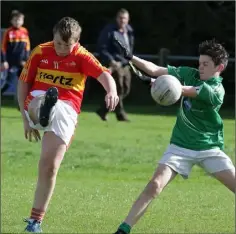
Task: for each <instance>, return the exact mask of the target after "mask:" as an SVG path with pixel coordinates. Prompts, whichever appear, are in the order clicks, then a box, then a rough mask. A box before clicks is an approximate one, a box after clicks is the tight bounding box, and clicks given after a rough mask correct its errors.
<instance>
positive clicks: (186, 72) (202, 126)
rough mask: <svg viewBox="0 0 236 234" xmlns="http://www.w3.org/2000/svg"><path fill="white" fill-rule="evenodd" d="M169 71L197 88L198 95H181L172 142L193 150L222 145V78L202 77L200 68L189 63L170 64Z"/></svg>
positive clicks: (220, 146)
mask: <svg viewBox="0 0 236 234" xmlns="http://www.w3.org/2000/svg"><path fill="white" fill-rule="evenodd" d="M168 74H169V75H172V76H175V77H176V78H177V79H179V81H180V82H181V83H182V85H185V86H195V87H196V89H197V96H196V97H195V98H190V97H182V99H181V104H180V109H179V111H178V115H177V120H176V123H175V126H174V129H173V132H172V137H171V140H170V142H171V143H172V144H175V145H178V146H180V147H183V148H186V149H191V150H207V149H213V148H220V149H223V148H224V135H223V121H222V119H221V117H220V115H219V113H218V111H219V109H220V107H221V105H222V103H223V99H224V94H225V91H224V87H223V85H222V84H221V82H222V78H221V77H212V78H210V79H209V80H206V81H203V80H200V75H199V71H198V70H197V69H194V68H190V67H173V66H168Z"/></svg>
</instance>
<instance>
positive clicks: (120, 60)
mask: <svg viewBox="0 0 236 234" xmlns="http://www.w3.org/2000/svg"><path fill="white" fill-rule="evenodd" d="M114 37H117V38H119V40H121V41H122V42H124V43H125V44H126V45H127V47H128V48H129V49H130V51H131V52H133V47H134V34H133V29H132V27H131V26H130V25H129V12H128V11H127V10H126V9H120V10H119V11H118V12H117V15H116V22H115V23H111V24H108V25H106V26H105V27H104V29H103V30H102V31H101V33H100V35H99V38H98V43H97V47H98V48H97V50H98V54H99V60H100V61H101V63H102V64H103V65H105V66H107V67H109V69H110V71H111V73H112V76H113V77H114V79H115V81H116V85H117V91H118V95H119V98H120V101H119V104H118V105H117V107H116V110H115V113H116V117H117V120H119V121H129V120H128V118H127V114H126V112H125V110H124V104H123V100H124V98H125V97H127V95H128V94H129V92H130V87H131V73H130V67H129V65H128V61H127V60H126V59H125V58H124V57H123V56H122V53H121V51H120V49H119V47H118V46H117V44H116V43H115V40H114ZM97 114H98V115H99V116H100V117H101V119H102V120H104V121H106V120H107V114H108V110H107V108H106V105H105V102H103V103H102V104H101V106H100V108H99V109H98V110H97Z"/></svg>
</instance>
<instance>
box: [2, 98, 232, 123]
mask: <svg viewBox="0 0 236 234" xmlns="http://www.w3.org/2000/svg"><path fill="white" fill-rule="evenodd" d="M99 105H100V103H96V102H95V101H93V102H84V103H83V105H82V112H95V111H96V110H97V109H98V107H99ZM1 107H8V108H12V109H17V106H16V103H15V102H14V100H13V99H12V98H11V97H4V99H2V100H1ZM178 107H179V105H178V104H176V105H173V106H171V107H163V106H159V105H155V103H154V104H153V105H151V104H148V105H144V104H142V105H137V104H136V105H135V104H126V105H125V109H126V111H127V113H128V114H136V115H164V116H175V115H176V114H177V111H178ZM220 115H221V116H222V118H223V119H235V108H234V107H231V108H230V107H222V108H221V110H220ZM2 118H4V116H2ZM7 118H11V117H9V116H8V117H7ZM12 118H16V119H17V118H18V117H16V116H15V117H12ZM19 118H20V116H19Z"/></svg>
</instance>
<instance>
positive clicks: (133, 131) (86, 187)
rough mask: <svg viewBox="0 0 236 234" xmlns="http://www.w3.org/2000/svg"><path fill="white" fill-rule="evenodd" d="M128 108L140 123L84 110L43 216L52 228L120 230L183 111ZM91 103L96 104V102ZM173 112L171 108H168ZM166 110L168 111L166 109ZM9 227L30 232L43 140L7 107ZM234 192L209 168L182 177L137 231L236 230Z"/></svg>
mask: <svg viewBox="0 0 236 234" xmlns="http://www.w3.org/2000/svg"><path fill="white" fill-rule="evenodd" d="M154 108H155V107H150V108H149V107H145V108H143V107H140V108H139V113H138V114H136V113H135V112H137V110H138V109H137V108H131V107H130V108H127V110H128V112H133V114H130V115H129V117H130V118H131V120H132V122H130V123H120V122H117V121H116V119H115V116H114V115H113V114H110V116H109V117H110V118H109V122H108V123H104V122H101V121H100V119H99V118H98V117H97V116H96V115H95V114H94V113H93V112H90V111H89V108H84V109H85V111H83V112H82V114H81V115H80V117H79V126H78V128H77V130H76V136H75V139H74V141H73V143H72V145H71V148H70V149H69V151H68V153H67V154H66V156H65V158H64V161H63V163H62V166H61V169H60V171H59V175H58V179H57V185H56V189H55V193H54V195H53V199H52V201H51V203H50V206H49V209H48V212H47V215H46V217H45V219H44V222H43V226H42V227H43V230H44V232H45V233H113V232H114V231H115V230H116V229H117V227H118V225H119V224H120V223H121V222H122V221H123V219H124V218H125V216H126V215H127V213H128V211H129V209H130V207H131V205H132V203H133V201H134V200H135V199H136V198H137V196H138V195H139V193H140V192H141V191H142V189H143V188H144V186H145V185H146V183H147V182H148V180H149V179H150V178H151V176H152V174H153V171H154V169H155V168H156V165H157V161H158V160H159V159H160V157H161V156H162V154H163V152H164V151H165V149H166V147H167V145H168V142H169V139H170V135H171V131H172V127H173V125H174V123H175V116H172V115H169V114H168V112H166V114H165V113H164V114H163V115H158V111H154V112H152V113H151V114H150V113H149V110H150V109H152V110H153V109H154ZM90 109H91V108H90ZM165 111H166V109H165ZM159 113H163V111H162V112H159ZM1 115H2V116H1V119H2V122H1V131H2V185H1V195H2V200H1V201H2V207H1V208H2V210H1V212H2V216H1V217H2V233H6V232H7V233H16V232H18V233H19V232H22V231H23V230H24V228H25V223H23V222H22V219H23V218H25V217H28V216H29V213H30V209H31V205H32V199H33V195H34V189H35V183H36V179H37V177H36V176H37V162H38V159H39V152H40V143H29V142H27V141H26V140H25V139H24V132H23V124H22V122H21V117H20V114H19V112H18V111H17V110H15V109H14V108H10V107H3V108H2V113H1ZM224 123H225V143H226V149H225V152H226V153H227V154H228V155H230V157H231V158H232V159H233V161H235V160H234V158H235V136H234V129H235V123H234V120H233V119H227V118H226V117H225V118H224ZM234 232H235V202H234V196H233V194H231V192H229V191H228V190H227V189H226V188H225V187H223V186H222V185H221V184H220V183H219V182H218V181H216V180H215V179H213V178H212V177H210V176H208V175H207V174H206V173H205V172H204V171H202V169H200V168H198V167H194V169H193V171H192V173H191V175H190V178H189V180H183V179H182V178H181V177H179V176H178V177H177V178H176V179H175V180H174V181H173V182H172V183H171V184H170V185H169V186H168V187H167V188H166V189H165V190H164V192H163V193H162V194H161V195H160V197H159V198H158V199H156V200H154V202H153V203H152V205H151V206H150V207H149V209H148V211H147V213H146V215H145V216H144V217H143V218H142V219H141V220H140V222H139V223H138V224H137V225H136V226H135V227H134V228H133V230H132V233H234Z"/></svg>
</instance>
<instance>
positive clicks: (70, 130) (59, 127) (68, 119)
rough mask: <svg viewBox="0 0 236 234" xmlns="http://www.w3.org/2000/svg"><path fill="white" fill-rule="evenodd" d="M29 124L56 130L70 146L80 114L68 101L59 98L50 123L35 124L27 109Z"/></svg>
mask: <svg viewBox="0 0 236 234" xmlns="http://www.w3.org/2000/svg"><path fill="white" fill-rule="evenodd" d="M25 112H26V116H27V118H28V120H29V124H30V126H31V127H32V128H34V129H37V130H43V131H44V132H48V131H50V132H54V133H55V135H57V136H58V137H60V138H61V139H62V140H63V141H64V142H65V144H66V145H67V146H69V144H70V142H71V139H72V137H73V135H74V132H75V128H76V124H77V118H78V114H77V113H76V111H75V110H74V109H73V108H72V106H70V105H69V104H68V103H67V102H66V101H62V100H58V101H57V103H56V105H55V107H54V110H53V112H54V113H53V118H52V121H51V122H50V124H49V125H48V126H47V127H45V128H43V127H42V126H41V125H40V124H34V123H33V122H32V120H31V119H30V117H29V114H28V112H27V111H26V110H25Z"/></svg>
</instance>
